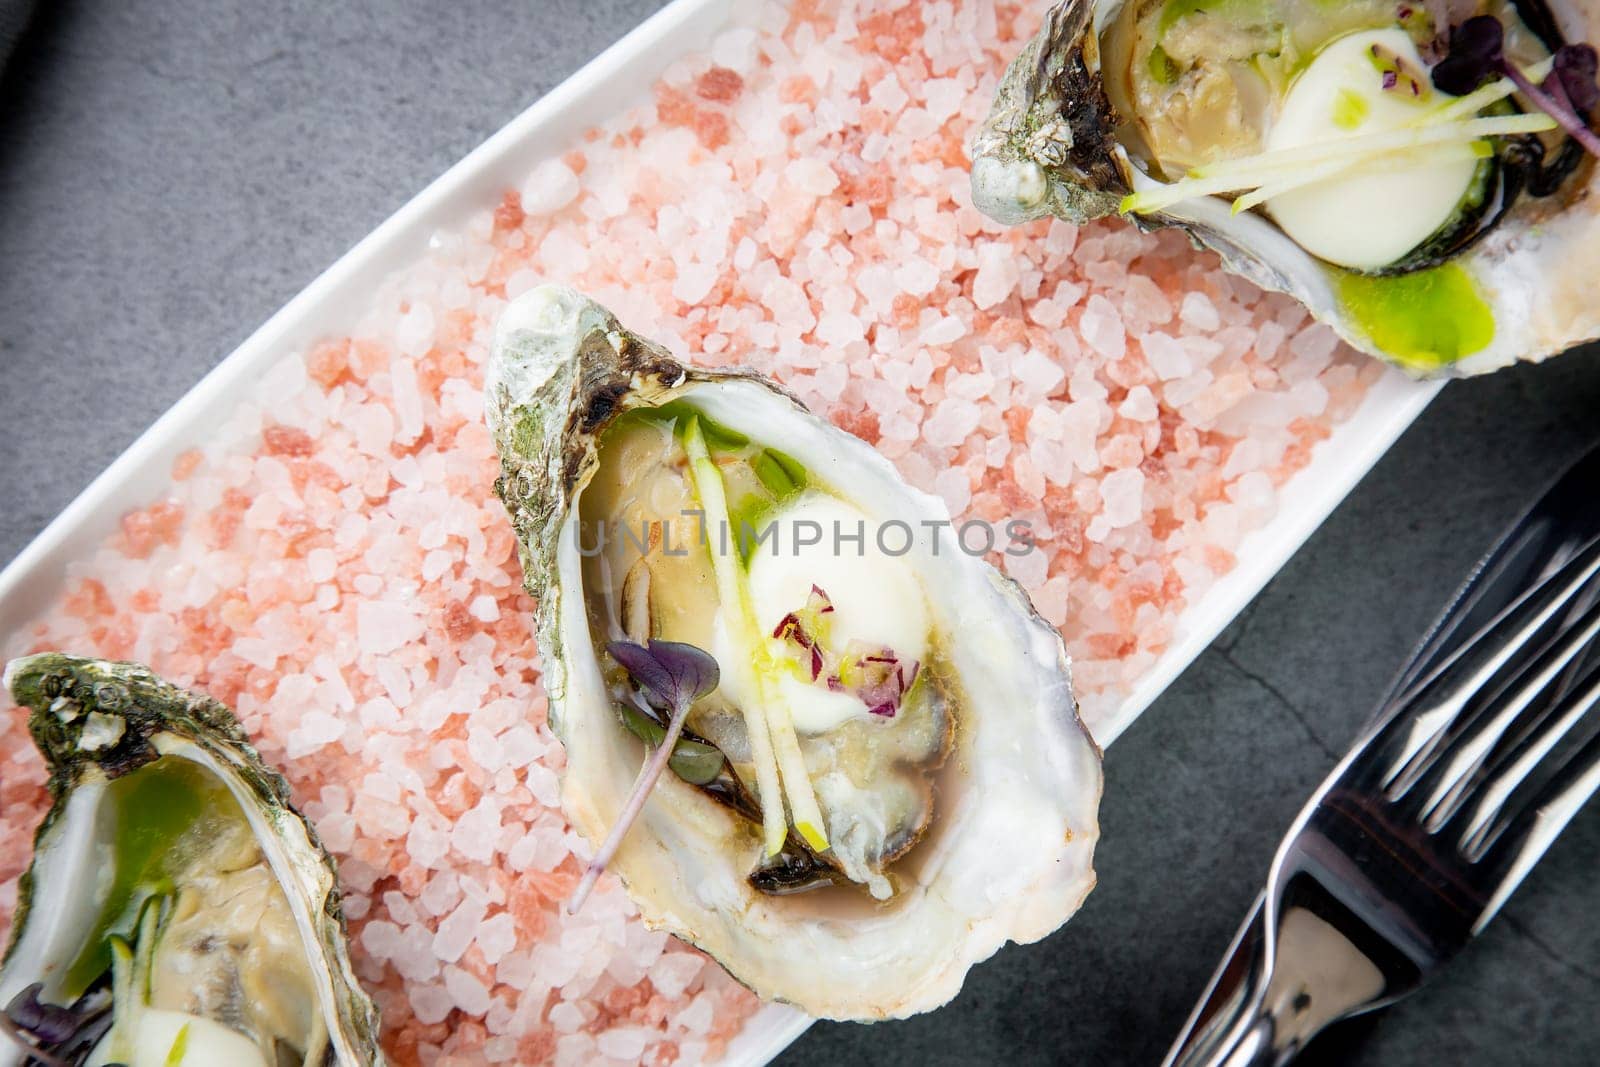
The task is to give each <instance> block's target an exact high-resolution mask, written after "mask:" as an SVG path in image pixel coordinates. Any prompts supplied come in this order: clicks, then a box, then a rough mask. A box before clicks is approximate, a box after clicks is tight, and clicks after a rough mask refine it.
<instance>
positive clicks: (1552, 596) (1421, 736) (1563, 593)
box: [1380, 539, 1600, 800]
mask: <svg viewBox="0 0 1600 1067" xmlns="http://www.w3.org/2000/svg"><path fill="white" fill-rule="evenodd" d="M1597 574H1600V539H1597V540H1596V541H1591V542H1590V543H1589V544H1588V545H1587V546H1585V548H1584V550H1583V551H1582V552H1580V553H1578V554H1576V555H1575V556H1573V558H1572V559H1570V560H1569V561H1568V562H1567V563H1566V564H1565V565H1563V566H1562V567H1561V568H1560V569H1559V570H1557V571H1556V572H1555V573H1553V574H1551V575H1550V576H1549V577H1547V578H1546V579H1545V580H1544V581H1542V582H1540V583H1539V584H1538V585H1536V586H1534V587H1533V588H1531V589H1529V590H1528V591H1527V592H1526V593H1525V594H1523V595H1522V596H1521V597H1519V598H1518V599H1517V600H1516V601H1514V602H1513V603H1512V604H1510V605H1509V606H1508V607H1507V608H1506V609H1505V610H1504V611H1503V612H1501V613H1500V614H1499V615H1498V616H1497V617H1496V618H1495V620H1494V621H1493V622H1491V623H1490V624H1489V625H1488V626H1486V627H1484V628H1483V630H1481V631H1480V632H1479V633H1478V634H1477V635H1476V636H1475V637H1473V638H1472V639H1471V640H1470V641H1468V642H1466V643H1465V644H1464V645H1462V646H1461V647H1460V648H1459V649H1457V650H1456V651H1455V652H1454V653H1452V654H1451V655H1450V657H1449V658H1448V659H1446V660H1445V661H1444V662H1443V663H1442V664H1440V665H1439V667H1438V668H1436V669H1435V670H1434V671H1433V672H1432V673H1431V674H1430V675H1429V676H1428V677H1427V679H1426V681H1424V682H1422V683H1419V686H1418V688H1417V690H1416V691H1415V692H1416V697H1415V703H1416V704H1417V705H1420V706H1421V707H1422V708H1423V709H1424V710H1422V711H1420V712H1417V713H1415V714H1413V715H1410V716H1401V717H1400V718H1399V719H1397V720H1396V725H1397V726H1399V727H1400V728H1401V729H1403V730H1407V731H1409V733H1408V735H1407V736H1405V737H1404V738H1403V739H1402V740H1401V742H1400V749H1399V751H1398V753H1397V755H1396V757H1395V758H1394V759H1393V761H1392V762H1391V763H1390V765H1389V767H1388V769H1387V771H1386V772H1385V773H1384V775H1383V777H1382V778H1381V779H1380V784H1381V786H1382V788H1384V789H1385V790H1386V791H1387V792H1388V793H1389V796H1390V799H1392V800H1399V799H1400V798H1402V797H1404V796H1405V795H1406V794H1407V793H1408V792H1409V791H1410V790H1411V789H1412V788H1413V787H1414V786H1415V785H1416V784H1417V782H1418V781H1419V780H1421V779H1422V777H1423V776H1424V775H1425V774H1426V773H1427V771H1428V770H1429V769H1431V768H1432V767H1434V765H1435V763H1436V761H1437V759H1438V758H1439V757H1440V756H1441V755H1442V754H1443V753H1444V752H1446V751H1448V750H1449V748H1450V743H1451V735H1452V733H1454V732H1455V731H1452V729H1451V727H1452V726H1453V725H1454V724H1456V723H1457V722H1458V720H1461V717H1462V712H1463V711H1464V710H1465V709H1466V708H1467V707H1468V705H1469V704H1471V703H1472V702H1473V700H1474V698H1475V697H1477V696H1478V695H1479V694H1482V693H1484V692H1486V691H1491V687H1493V686H1494V683H1495V680H1496V678H1497V677H1498V678H1501V679H1502V682H1501V684H1500V686H1499V687H1497V688H1503V686H1504V684H1505V682H1504V680H1503V679H1504V678H1505V677H1506V675H1505V671H1506V668H1507V667H1508V666H1511V667H1512V668H1513V669H1515V668H1516V667H1517V666H1518V665H1519V664H1521V663H1524V662H1526V660H1525V657H1526V656H1527V654H1528V650H1529V648H1530V646H1532V647H1536V648H1542V647H1543V646H1544V644H1546V643H1548V642H1549V641H1550V639H1551V633H1550V631H1551V629H1552V627H1554V628H1556V629H1557V630H1559V624H1560V621H1561V619H1562V616H1563V615H1564V614H1566V613H1567V612H1568V611H1569V609H1571V607H1572V606H1573V604H1574V602H1575V601H1578V600H1580V598H1584V596H1585V591H1586V590H1588V589H1589V587H1590V583H1591V582H1593V581H1594V579H1595V577H1596V575H1597ZM1585 606H1587V603H1586V602H1585ZM1541 637H1542V638H1543V641H1541ZM1485 650H1487V651H1485ZM1512 677H1515V676H1514V675H1513V676H1512Z"/></svg>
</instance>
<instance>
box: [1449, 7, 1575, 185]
mask: <svg viewBox="0 0 1600 1067" xmlns="http://www.w3.org/2000/svg"><path fill="white" fill-rule="evenodd" d="M1552 58H1553V60H1554V63H1553V65H1552V68H1551V71H1550V76H1549V77H1548V78H1546V79H1545V86H1544V88H1541V87H1540V86H1537V85H1535V84H1533V82H1531V81H1529V80H1528V77H1527V75H1525V74H1523V73H1522V70H1521V68H1519V67H1518V66H1517V65H1516V64H1515V63H1513V62H1511V61H1510V60H1508V59H1507V58H1506V56H1505V27H1503V26H1501V25H1500V20H1499V19H1497V18H1495V17H1494V16H1493V15H1476V16H1474V17H1472V18H1470V19H1467V20H1466V21H1465V22H1463V23H1461V25H1459V26H1456V27H1454V28H1452V29H1451V31H1450V53H1449V54H1448V55H1446V56H1445V57H1444V58H1443V59H1441V60H1440V61H1439V63H1438V64H1437V65H1436V66H1435V67H1434V68H1433V84H1434V85H1435V87H1437V88H1438V89H1439V90H1440V91H1441V92H1446V93H1450V94H1451V95H1452V96H1465V95H1466V94H1467V93H1470V92H1472V90H1474V89H1476V88H1477V87H1478V86H1480V85H1482V84H1483V83H1484V82H1485V81H1486V80H1488V79H1489V78H1491V77H1501V76H1504V77H1505V78H1508V79H1510V81H1511V83H1512V84H1513V85H1515V86H1516V87H1517V92H1518V93H1520V94H1521V95H1522V97H1523V99H1525V100H1526V101H1527V102H1528V103H1529V104H1532V105H1533V106H1534V107H1536V108H1538V109H1539V110H1540V111H1543V112H1544V113H1545V114H1546V115H1549V116H1550V117H1551V118H1552V119H1554V120H1555V121H1556V124H1557V125H1558V126H1560V127H1561V129H1562V130H1564V131H1565V132H1566V134H1567V135H1568V136H1569V137H1571V138H1572V139H1573V140H1574V141H1577V142H1578V143H1579V144H1580V145H1582V146H1583V148H1584V150H1585V151H1587V152H1588V153H1589V154H1590V155H1593V156H1596V157H1600V137H1596V136H1595V134H1594V131H1593V130H1591V129H1589V126H1588V123H1586V122H1585V121H1584V119H1583V118H1582V116H1581V115H1579V112H1580V111H1586V110H1588V109H1589V108H1590V107H1593V106H1594V104H1595V103H1596V102H1597V101H1600V88H1597V87H1596V85H1595V73H1596V67H1597V66H1600V63H1597V61H1596V56H1595V50H1594V49H1593V48H1591V47H1590V46H1589V45H1586V44H1577V45H1564V46H1562V47H1561V48H1559V49H1557V50H1556V54H1555V56H1554V57H1552Z"/></svg>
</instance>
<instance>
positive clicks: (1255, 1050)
mask: <svg viewBox="0 0 1600 1067" xmlns="http://www.w3.org/2000/svg"><path fill="white" fill-rule="evenodd" d="M1264 899H1265V898H1264V895H1261V896H1257V897H1256V902H1255V905H1254V906H1253V907H1252V908H1251V909H1250V914H1249V915H1248V916H1246V918H1245V920H1244V924H1243V925H1242V926H1240V927H1239V932H1238V933H1237V934H1235V935H1234V938H1233V944H1232V945H1230V946H1229V948H1228V951H1227V954H1226V955H1224V956H1223V958H1222V963H1221V965H1220V966H1218V967H1217V972H1216V974H1214V975H1212V976H1211V982H1210V984H1209V985H1208V986H1207V987H1206V991H1205V993H1204V995H1202V996H1201V998H1200V1001H1199V1003H1197V1004H1196V1005H1195V1007H1194V1011H1193V1012H1191V1013H1190V1015H1189V1019H1188V1022H1186V1023H1185V1024H1184V1027H1183V1031H1182V1032H1181V1033H1180V1034H1179V1035H1178V1039H1177V1041H1176V1042H1174V1043H1173V1045H1172V1048H1171V1049H1170V1050H1168V1052H1167V1055H1166V1058H1165V1059H1164V1060H1162V1061H1161V1063H1162V1067H1274V1065H1277V1064H1282V1063H1287V1062H1288V1061H1289V1060H1290V1059H1292V1058H1293V1056H1294V1053H1295V1051H1296V1050H1295V1049H1294V1048H1280V1047H1279V1045H1280V1035H1281V1034H1282V1032H1283V1028H1282V1027H1280V1026H1279V1025H1278V1020H1276V1019H1275V1018H1274V1017H1273V1014H1272V1012H1271V1010H1270V1009H1269V1008H1268V1006H1267V980H1268V977H1269V964H1268V960H1267V926H1266V908H1265V907H1264Z"/></svg>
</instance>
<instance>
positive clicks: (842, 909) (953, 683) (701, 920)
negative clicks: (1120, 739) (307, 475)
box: [487, 286, 1100, 1019]
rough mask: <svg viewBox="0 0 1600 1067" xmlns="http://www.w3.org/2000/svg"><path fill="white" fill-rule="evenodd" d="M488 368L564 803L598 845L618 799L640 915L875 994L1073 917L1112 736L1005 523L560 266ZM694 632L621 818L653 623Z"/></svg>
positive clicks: (794, 988) (652, 711)
mask: <svg viewBox="0 0 1600 1067" xmlns="http://www.w3.org/2000/svg"><path fill="white" fill-rule="evenodd" d="M487 393H488V395H487V406H488V419H489V423H490V426H491V428H492V430H493V433H494V438H495V442H496V445H497V447H498V450H499V453H500V460H501V472H502V473H501V476H500V478H499V480H498V482H497V485H496V488H497V490H498V492H499V493H500V495H501V498H502V499H503V500H504V502H505V504H506V508H507V510H508V512H509V513H510V516H511V519H512V523H513V525H514V527H515V530H516V533H517V539H518V543H519V544H520V546H521V553H522V561H523V567H524V571H525V574H526V580H527V585H528V588H529V590H530V592H532V593H533V595H534V596H535V597H536V598H537V599H538V602H539V607H538V635H539V644H540V651H541V653H542V657H543V662H544V684H545V688H546V690H547V691H548V694H549V698H550V716H551V725H552V727H553V728H554V730H555V732H556V733H557V735H558V736H559V737H560V738H561V740H562V742H563V744H564V745H565V747H566V758H567V767H566V771H565V776H564V779H563V788H562V799H563V804H564V807H565V809H566V812H567V814H568V816H569V818H570V819H571V820H572V822H573V823H574V825H575V826H576V827H577V828H578V830H579V831H580V832H581V833H582V834H583V835H584V836H585V837H586V838H588V840H589V841H590V842H591V843H592V844H594V845H596V846H597V847H598V846H599V845H600V843H601V841H602V839H605V838H606V837H607V834H608V832H610V831H612V830H613V828H614V827H615V826H617V824H618V823H619V820H621V821H622V825H623V826H624V827H625V828H626V829H625V832H624V833H623V835H622V836H621V837H620V839H619V840H620V845H619V846H618V847H617V850H616V852H615V855H614V857H609V859H610V862H609V869H610V870H612V871H614V872H615V873H617V874H618V875H620V877H621V879H622V881H623V883H624V884H625V886H626V888H627V890H628V892H629V894H630V895H631V896H632V898H633V900H634V901H635V902H636V904H637V905H638V907H639V910H640V912H641V914H642V916H643V917H644V920H645V921H646V922H647V923H648V924H650V925H651V926H653V927H656V928H661V929H666V930H669V931H670V932H672V933H674V934H676V935H678V936H679V937H681V938H683V939H685V940H687V941H689V942H691V943H693V944H695V945H698V946H699V947H701V948H703V949H705V950H706V951H707V952H708V953H710V954H711V955H712V956H713V957H715V958H716V959H717V960H718V961H719V962H721V963H722V964H723V966H725V967H726V968H727V969H728V970H729V971H730V972H731V973H732V974H733V975H734V977H736V978H738V979H739V980H740V981H742V982H744V983H745V984H746V985H748V986H750V987H751V988H752V989H754V990H755V991H756V992H757V993H759V994H761V995H762V996H763V997H767V998H772V999H779V1000H783V1001H787V1002H789V1003H792V1004H795V1005H797V1006H798V1007H800V1008H801V1009H803V1010H805V1011H807V1012H809V1013H811V1014H813V1015H819V1016H827V1017H831V1018H849V1019H874V1018H884V1017H892V1016H904V1015H908V1014H911V1013H914V1012H918V1011H924V1010H927V1009H929V1008H933V1007H936V1006H938V1005H939V1004H942V1003H944V1002H945V1001H946V1000H948V999H949V998H950V997H952V996H953V995H954V994H955V993H956V991H957V990H958V989H959V988H960V986H961V982H962V980H963V978H964V976H965V974H966V972H967V970H968V969H969V967H970V966H971V965H972V964H973V963H975V962H978V961H980V960H983V959H985V958H987V957H988V956H990V955H991V954H992V953H993V952H994V951H995V950H996V949H998V948H999V947H1000V945H1002V944H1003V943H1004V942H1006V941H1007V940H1015V941H1032V940H1036V939H1038V938H1040V937H1043V936H1044V935H1045V934H1047V933H1049V932H1051V931H1052V930H1054V929H1055V928H1056V927H1058V926H1059V925H1060V924H1061V923H1062V922H1064V921H1065V920H1066V919H1067V918H1068V916H1070V915H1071V914H1072V912H1073V911H1074V910H1075V909H1076V908H1077V907H1078V905H1079V903H1080V902H1081V901H1082V899H1083V897H1084V896H1085V894H1086V893H1087V892H1088V891H1089V889H1090V887H1091V886H1092V885H1093V881H1094V876H1093V871H1092V868H1091V859H1092V854H1093V849H1094V844H1095V841H1096V839H1097V836H1098V830H1097V828H1096V809H1097V805H1098V800H1099V795H1100V765H1099V751H1098V749H1097V748H1096V747H1095V745H1094V742H1093V741H1092V740H1091V739H1090V738H1089V736H1088V734H1087V733H1086V732H1085V730H1084V728H1083V726H1082V724H1081V722H1080V721H1079V719H1078V715H1077V708H1076V705H1075V703H1074V701H1073V697H1072V688H1071V681H1070V677H1069V672H1068V666H1067V660H1066V655H1065V652H1064V650H1063V648H1062V644H1061V639H1060V636H1059V634H1058V633H1057V632H1056V630H1055V629H1054V627H1052V626H1050V625H1049V624H1048V623H1046V622H1045V621H1044V620H1042V619H1041V618H1039V617H1038V616H1037V615H1036V614H1035V613H1034V611H1033V610H1032V607H1031V605H1030V604H1029V603H1028V600H1027V598H1026V595H1025V594H1024V593H1023V592H1022V591H1021V589H1020V588H1019V587H1018V586H1016V585H1015V583H1013V582H1011V581H1010V580H1008V579H1006V578H1003V577H1001V576H1000V575H999V574H998V573H997V572H996V571H995V570H994V569H993V568H992V567H990V566H989V565H988V564H987V563H985V562H983V560H982V559H981V558H979V557H980V555H981V553H982V551H983V550H984V549H985V547H987V546H988V545H989V544H991V543H992V542H990V538H989V537H988V536H982V534H983V531H979V530H975V529H968V528H966V527H963V528H961V529H960V530H958V529H956V528H952V527H951V526H950V518H949V515H948V513H947V511H946V510H945V509H944V507H943V505H942V504H941V503H940V502H939V501H937V500H935V499H934V498H932V497H929V496H927V495H925V494H923V493H921V492H919V491H917V490H914V489H912V488H910V487H909V486H907V485H906V484H905V483H904V482H903V481H901V480H900V478H899V477H898V475H897V474H896V472H895V471H894V469H893V467H892V466H891V465H890V464H889V463H888V461H887V460H885V459H884V458H883V457H881V456H880V455H878V453H876V452H875V451H873V450H872V449H871V448H870V447H869V446H867V445H866V444H865V443H864V442H862V441H860V440H858V439H856V438H854V437H852V436H850V435H849V434H846V433H844V432H843V431H841V430H839V429H837V428H835V427H834V426H832V425H831V424H830V423H828V422H826V421H825V420H823V419H819V418H817V417H816V416H814V415H812V414H811V413H810V412H808V411H807V410H806V409H805V408H804V407H803V406H801V405H800V403H799V402H798V401H796V400H795V399H794V398H792V397H790V396H789V395H788V394H786V393H784V392H783V391H782V390H781V389H780V388H778V387H777V386H775V385H774V384H773V383H771V382H770V381H767V380H766V379H764V378H762V377H760V376H758V375H756V374H753V373H749V372H742V371H710V370H700V369H696V368H693V367H688V366H684V365H683V364H680V363H679V362H677V361H676V360H675V359H673V358H672V357H671V356H670V355H669V354H668V353H667V352H666V351H664V350H663V349H662V348H660V347H659V346H657V345H654V344H652V343H650V342H649V341H646V340H644V339H642V338H640V337H638V336H636V335H634V334H632V333H630V332H628V331H627V330H626V329H624V328H623V327H622V326H621V325H620V324H619V323H618V322H617V321H616V319H615V318H613V317H612V316H611V315H610V314H609V313H608V312H607V311H605V309H603V308H601V307H600V306H599V305H597V304H595V303H594V302H592V301H591V300H589V299H587V298H586V297H584V296H582V295H581V294H579V293H576V292H573V291H572V290H569V289H563V288H559V287H553V286H549V287H542V288H539V289H536V290H534V291H532V292H530V293H528V294H525V295H524V296H522V297H520V298H519V299H518V300H517V301H515V302H514V303H513V304H512V305H511V306H509V307H508V308H507V310H506V311H505V313H504V316H503V318H502V320H501V322H500V324H499V326H498V329H497V335H496V340H495V346H494V352H493V355H492V358H491V361H490V366H489V372H488V386H487ZM1013 532H1015V531H1013ZM941 533H942V540H941ZM989 533H991V534H992V531H990V532H989ZM960 534H965V539H964V540H962V539H961V538H960V537H959V536H958V535H960ZM1015 545H1016V542H1015V541H1010V542H1008V541H1006V539H1005V538H1004V536H1003V535H1002V538H1001V540H1000V541H999V542H998V543H997V544H994V547H996V549H997V550H998V549H999V548H1002V547H1004V548H1008V549H1010V550H1019V549H1017V548H1016V547H1015ZM1028 547H1029V548H1032V546H1031V545H1029V546H1028ZM684 646H693V648H694V649H696V650H699V651H698V652H696V653H695V655H696V656H697V657H699V659H700V661H701V662H704V661H705V655H706V654H709V655H710V657H712V658H714V660H715V669H714V670H712V669H710V668H709V667H708V668H706V669H696V668H693V667H692V664H691V666H690V667H687V668H685V670H686V671H687V672H688V673H690V674H693V675H694V676H695V677H696V678H698V679H700V680H701V682H700V684H699V685H698V686H697V687H692V688H694V694H698V695H697V696H694V697H693V699H692V702H689V700H688V699H687V698H686V699H685V702H684V704H683V705H682V706H683V707H686V708H687V712H686V713H684V714H686V716H687V717H686V719H682V717H681V716H680V715H674V716H673V717H672V722H671V726H672V728H676V727H677V724H678V722H679V721H680V719H682V722H683V726H682V729H683V733H682V734H681V736H679V739H678V741H677V743H676V745H675V747H674V748H673V749H672V750H671V758H670V761H669V766H670V768H671V771H670V772H668V773H663V774H662V776H661V778H660V779H659V780H658V781H656V782H655V784H654V786H653V788H651V787H650V786H649V783H648V781H645V782H644V785H643V788H649V790H650V791H649V793H648V799H647V800H645V801H644V804H643V808H642V809H641V810H640V811H639V814H638V817H637V819H636V820H634V821H632V822H631V823H629V822H628V821H627V819H628V818H631V812H632V810H633V809H632V806H631V805H630V804H629V797H630V791H631V790H632V789H633V788H634V786H635V783H636V781H639V780H641V776H640V768H641V765H642V764H643V763H644V761H645V760H646V758H647V755H648V747H649V746H656V745H661V744H663V743H665V739H666V737H668V736H672V735H671V734H670V733H669V730H668V727H669V723H668V721H667V719H668V716H666V715H665V714H664V711H665V710H666V709H665V708H664V707H663V706H662V705H663V704H664V703H667V702H664V701H660V700H656V699H654V694H656V693H658V692H659V691H660V690H661V688H662V686H663V685H664V681H663V679H664V677H665V675H664V674H663V673H662V672H661V671H658V670H657V669H656V667H654V666H652V663H653V662H654V661H653V660H650V658H649V656H647V655H646V654H645V650H646V648H647V647H648V650H649V654H650V655H665V654H667V653H668V652H670V650H671V649H673V648H674V647H675V648H677V649H679V650H682V649H683V648H684ZM652 672H655V673H654V674H652ZM658 675H659V677H658ZM707 679H710V680H709V681H708V680H707ZM716 679H720V681H717V680H716ZM625 809H626V810H627V811H628V812H629V814H628V815H626V816H625V815H624V811H625Z"/></svg>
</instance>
